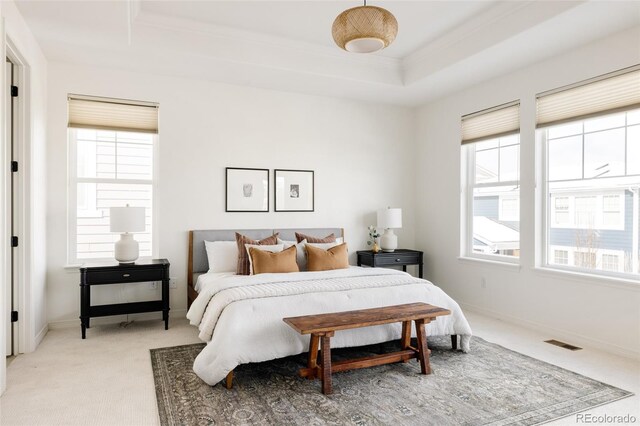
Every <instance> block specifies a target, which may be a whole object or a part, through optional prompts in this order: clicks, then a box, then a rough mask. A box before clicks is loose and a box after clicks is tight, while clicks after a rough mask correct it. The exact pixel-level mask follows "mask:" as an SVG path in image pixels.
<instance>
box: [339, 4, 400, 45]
mask: <svg viewBox="0 0 640 426" xmlns="http://www.w3.org/2000/svg"><path fill="white" fill-rule="evenodd" d="M331 33H332V35H333V39H334V40H335V42H336V44H337V45H338V46H340V48H341V49H344V50H346V51H348V52H355V53H371V52H375V51H377V50H380V49H384V48H385V47H387V46H389V45H390V44H391V43H392V42H393V40H395V39H396V35H397V34H398V21H396V18H395V16H393V15H392V14H391V12H389V11H388V10H386V9H383V8H381V7H376V6H367V3H366V0H365V3H364V6H358V7H354V8H352V9H347V10H345V11H344V12H342V13H341V14H340V15H338V17H337V18H336V19H335V21H333V27H332V29H331Z"/></svg>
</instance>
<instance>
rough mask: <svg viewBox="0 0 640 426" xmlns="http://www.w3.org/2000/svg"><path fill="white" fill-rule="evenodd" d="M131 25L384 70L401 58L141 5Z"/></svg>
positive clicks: (394, 66) (395, 68) (394, 67)
mask: <svg viewBox="0 0 640 426" xmlns="http://www.w3.org/2000/svg"><path fill="white" fill-rule="evenodd" d="M134 23H135V25H139V26H142V27H148V28H155V29H160V30H165V31H174V32H181V33H188V34H198V35H201V36H206V37H210V38H212V39H219V40H225V41H226V42H233V43H243V44H250V45H254V46H259V47H261V48H267V49H268V48H274V49H278V50H288V51H290V52H291V53H295V54H305V55H316V56H320V57H322V58H323V59H326V58H333V59H338V60H340V61H341V62H345V61H346V62H349V63H352V64H355V65H361V66H375V67H381V68H384V69H387V70H392V71H399V70H400V67H401V59H397V58H389V57H385V56H380V55H375V54H373V55H355V54H353V53H349V52H345V51H343V50H341V49H340V48H339V47H337V46H336V47H328V46H323V45H318V44H314V43H309V42H305V41H299V40H292V39H289V38H286V37H279V36H274V35H270V34H263V33H258V32H253V31H247V30H240V29H237V28H232V27H226V26H222V25H215V24H208V23H203V22H198V21H193V20H190V19H184V18H176V17H170V16H166V15H159V14H155V13H150V12H145V11H144V7H143V8H142V10H141V12H140V13H139V14H138V16H137V17H136V19H135V21H134Z"/></svg>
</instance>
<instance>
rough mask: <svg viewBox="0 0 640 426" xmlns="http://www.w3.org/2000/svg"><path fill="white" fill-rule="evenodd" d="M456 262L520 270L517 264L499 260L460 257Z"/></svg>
mask: <svg viewBox="0 0 640 426" xmlns="http://www.w3.org/2000/svg"><path fill="white" fill-rule="evenodd" d="M458 260H459V261H460V262H463V263H469V264H480V265H486V266H496V267H498V268H504V269H508V270H510V271H520V269H521V267H522V266H521V265H520V264H519V263H512V262H501V261H499V260H489V259H480V258H478V257H466V256H460V257H458Z"/></svg>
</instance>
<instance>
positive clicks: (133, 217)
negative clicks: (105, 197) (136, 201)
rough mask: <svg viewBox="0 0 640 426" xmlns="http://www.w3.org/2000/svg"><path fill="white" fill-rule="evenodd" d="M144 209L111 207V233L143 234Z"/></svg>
mask: <svg viewBox="0 0 640 426" xmlns="http://www.w3.org/2000/svg"><path fill="white" fill-rule="evenodd" d="M144 213H145V212H144V207H129V206H127V207H111V209H110V211H109V215H110V222H109V223H110V226H111V232H143V231H144V230H145V220H144V219H145V217H144Z"/></svg>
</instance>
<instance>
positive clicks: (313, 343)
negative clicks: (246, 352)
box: [227, 318, 453, 395]
mask: <svg viewBox="0 0 640 426" xmlns="http://www.w3.org/2000/svg"><path fill="white" fill-rule="evenodd" d="M433 319H435V318H423V319H417V320H415V326H416V334H417V336H418V347H417V348H414V347H412V346H411V321H403V322H402V336H401V340H400V345H401V349H402V350H401V351H399V352H392V353H387V354H381V355H373V356H368V357H364V358H359V359H351V360H343V361H337V362H335V363H332V362H331V337H333V335H334V332H332V331H329V332H323V333H317V334H311V339H310V340H309V354H308V362H307V367H306V368H301V369H300V371H299V375H300V376H301V377H306V378H308V379H315V378H318V377H319V378H320V379H321V380H322V393H323V394H325V395H329V394H331V393H332V392H333V386H332V383H331V374H332V373H334V372H339V371H346V370H353V369H356V368H365V367H372V366H374V365H383V364H390V363H394V362H407V361H409V360H411V359H413V358H417V360H418V362H419V363H420V372H421V373H422V374H431V363H430V361H429V354H430V353H431V351H430V350H429V348H428V346H427V332H426V325H427V324H429V323H430V322H431V321H432V320H433ZM452 338H453V336H452ZM452 342H453V340H452ZM318 349H320V365H318ZM231 380H233V372H231V373H229V375H228V376H227V383H228V386H227V387H228V388H230V383H231Z"/></svg>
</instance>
